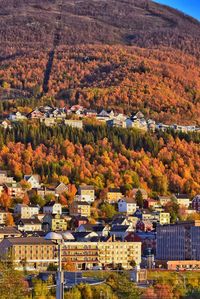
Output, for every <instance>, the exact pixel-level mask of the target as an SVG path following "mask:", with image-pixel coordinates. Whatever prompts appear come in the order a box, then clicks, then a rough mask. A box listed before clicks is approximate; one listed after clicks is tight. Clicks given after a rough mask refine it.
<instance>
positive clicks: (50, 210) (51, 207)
mask: <svg viewBox="0 0 200 299" xmlns="http://www.w3.org/2000/svg"><path fill="white" fill-rule="evenodd" d="M43 213H44V214H60V215H61V214H62V206H61V204H60V203H57V202H55V201H53V200H52V201H50V202H48V203H47V204H45V205H44V207H43Z"/></svg>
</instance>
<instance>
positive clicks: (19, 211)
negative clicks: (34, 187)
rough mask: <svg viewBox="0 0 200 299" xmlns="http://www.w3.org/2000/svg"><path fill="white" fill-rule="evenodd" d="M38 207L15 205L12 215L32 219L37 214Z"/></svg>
mask: <svg viewBox="0 0 200 299" xmlns="http://www.w3.org/2000/svg"><path fill="white" fill-rule="evenodd" d="M39 210H40V207H39V206H37V205H26V204H20V203H18V204H16V205H15V207H14V215H15V216H19V217H20V218H23V219H28V218H32V217H33V216H36V215H38V214H39Z"/></svg>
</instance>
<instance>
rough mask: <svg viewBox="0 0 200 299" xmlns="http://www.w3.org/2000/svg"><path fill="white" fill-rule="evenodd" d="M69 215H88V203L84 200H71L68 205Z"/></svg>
mask: <svg viewBox="0 0 200 299" xmlns="http://www.w3.org/2000/svg"><path fill="white" fill-rule="evenodd" d="M69 214H70V216H85V217H90V204H89V203H87V202H84V201H73V203H72V204H71V205H70V207H69Z"/></svg>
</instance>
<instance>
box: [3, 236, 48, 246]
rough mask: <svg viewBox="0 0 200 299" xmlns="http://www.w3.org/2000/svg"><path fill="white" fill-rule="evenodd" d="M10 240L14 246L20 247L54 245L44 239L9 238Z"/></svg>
mask: <svg viewBox="0 0 200 299" xmlns="http://www.w3.org/2000/svg"><path fill="white" fill-rule="evenodd" d="M6 240H8V241H9V242H10V243H11V244H12V245H18V244H22V245H23V244H25V245H26V244H27V245H28V244H30V245H31V244H33V245H34V244H41V245H43V244H53V242H52V241H51V240H45V239H44V238H42V237H25V238H24V237H17V238H8V239H6Z"/></svg>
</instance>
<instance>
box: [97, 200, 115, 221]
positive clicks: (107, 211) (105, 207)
mask: <svg viewBox="0 0 200 299" xmlns="http://www.w3.org/2000/svg"><path fill="white" fill-rule="evenodd" d="M100 209H101V211H102V212H103V214H104V216H105V217H107V218H113V217H114V216H115V215H116V214H117V211H116V210H115V207H114V206H113V205H110V204H109V203H107V202H106V203H103V204H102V205H101V207H100Z"/></svg>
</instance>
